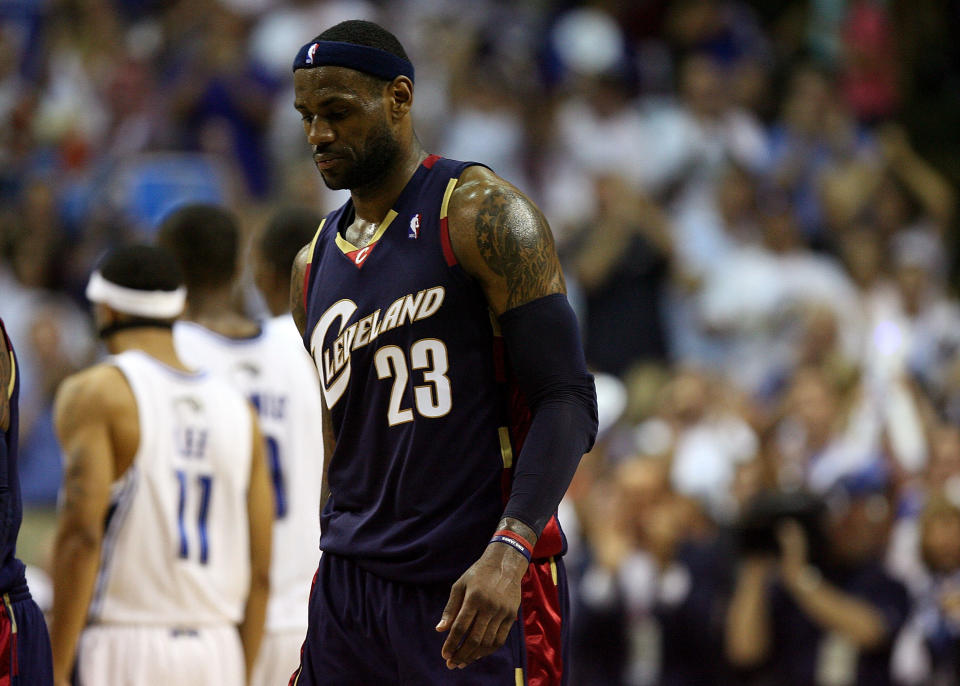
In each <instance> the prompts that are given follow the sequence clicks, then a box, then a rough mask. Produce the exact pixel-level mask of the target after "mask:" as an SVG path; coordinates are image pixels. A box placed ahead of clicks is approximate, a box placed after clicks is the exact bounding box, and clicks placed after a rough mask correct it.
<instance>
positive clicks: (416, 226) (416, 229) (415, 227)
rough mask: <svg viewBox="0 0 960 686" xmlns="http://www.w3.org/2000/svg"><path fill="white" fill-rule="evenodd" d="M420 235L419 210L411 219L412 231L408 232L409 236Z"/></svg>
mask: <svg viewBox="0 0 960 686" xmlns="http://www.w3.org/2000/svg"><path fill="white" fill-rule="evenodd" d="M419 237H420V213H419V212H417V213H416V214H415V215H413V219H411V220H410V233H408V234H407V238H419Z"/></svg>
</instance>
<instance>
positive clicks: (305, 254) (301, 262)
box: [290, 244, 311, 336]
mask: <svg viewBox="0 0 960 686" xmlns="http://www.w3.org/2000/svg"><path fill="white" fill-rule="evenodd" d="M310 248H311V244H307V245H305V246H303V247H302V248H301V249H300V252H298V253H297V256H296V258H295V259H294V260H293V269H292V270H291V272H290V314H291V315H293V321H294V322H296V324H297V329H298V330H299V331H300V335H301V336H303V335H304V332H306V330H307V303H306V301H305V299H304V287H305V284H304V277H305V276H306V274H307V265H308V264H309V263H310V257H311V255H310Z"/></svg>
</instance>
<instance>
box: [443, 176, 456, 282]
mask: <svg viewBox="0 0 960 686" xmlns="http://www.w3.org/2000/svg"><path fill="white" fill-rule="evenodd" d="M459 181H460V177H459V176H457V177H454V178H452V179H450V180H449V181H448V182H447V188H446V190H445V191H444V192H443V202H441V203H440V245H441V246H442V247H443V259H444V260H446V262H447V266H448V267H454V266H456V265H457V256H456V255H455V254H454V252H453V245H451V243H450V225H449V223H448V221H447V209H448V206H449V205H450V196H451V195H453V191H454V189H456V187H457V183H458V182H459Z"/></svg>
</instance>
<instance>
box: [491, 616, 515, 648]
mask: <svg viewBox="0 0 960 686" xmlns="http://www.w3.org/2000/svg"><path fill="white" fill-rule="evenodd" d="M515 621H517V618H516V616H513V615H511V616H509V617H507V618H506V619H505V620H503V622H502V623H501V624H500V627H499V628H498V629H497V637H496V639H494V640H495V643H496V648H494V650H496V649H497V648H499V647H500V646H502V645H503V644H504V643H506V642H507V637H508V636H509V635H510V629H512V628H513V623H514V622H515Z"/></svg>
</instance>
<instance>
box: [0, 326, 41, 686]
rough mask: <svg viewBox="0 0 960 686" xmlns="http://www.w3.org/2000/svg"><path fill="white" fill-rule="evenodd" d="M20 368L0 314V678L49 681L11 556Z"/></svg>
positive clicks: (16, 520)
mask: <svg viewBox="0 0 960 686" xmlns="http://www.w3.org/2000/svg"><path fill="white" fill-rule="evenodd" d="M19 372H20V368H19V367H18V366H17V357H16V355H15V354H14V352H13V344H12V343H11V342H10V339H9V338H7V331H6V329H5V328H4V325H3V320H2V319H0V483H2V486H3V487H2V489H0V596H2V599H3V603H2V607H0V684H12V685H13V686H16V685H17V684H30V686H51V685H52V684H53V670H52V663H51V657H50V637H49V636H48V635H47V625H46V623H45V622H44V621H43V613H42V612H40V608H39V607H37V604H36V603H35V602H34V601H33V598H31V597H30V589H28V588H27V579H26V577H25V576H24V572H25V568H24V566H23V563H22V562H21V561H20V560H18V559H17V557H16V546H17V534H18V533H19V531H20V522H21V520H22V518H23V504H22V502H21V500H20V473H19V471H18V469H17V432H18V430H19V414H20V413H19V402H18V401H19V397H20V376H19Z"/></svg>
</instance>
